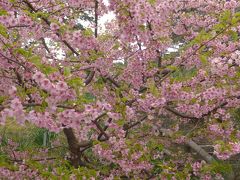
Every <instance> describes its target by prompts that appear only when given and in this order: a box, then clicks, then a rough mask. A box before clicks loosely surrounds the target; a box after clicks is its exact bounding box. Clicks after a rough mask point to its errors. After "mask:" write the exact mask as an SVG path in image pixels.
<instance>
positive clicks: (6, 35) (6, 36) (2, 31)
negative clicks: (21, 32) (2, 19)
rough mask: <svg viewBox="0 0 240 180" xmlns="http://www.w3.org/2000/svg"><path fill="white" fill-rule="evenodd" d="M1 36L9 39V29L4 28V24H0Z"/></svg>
mask: <svg viewBox="0 0 240 180" xmlns="http://www.w3.org/2000/svg"><path fill="white" fill-rule="evenodd" d="M0 34H1V35H2V36H3V37H5V38H8V32H7V28H6V27H5V26H3V25H2V24H0Z"/></svg>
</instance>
